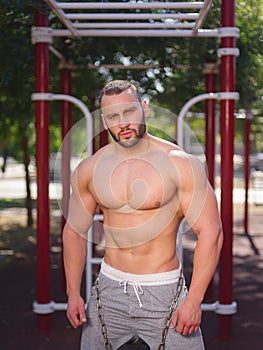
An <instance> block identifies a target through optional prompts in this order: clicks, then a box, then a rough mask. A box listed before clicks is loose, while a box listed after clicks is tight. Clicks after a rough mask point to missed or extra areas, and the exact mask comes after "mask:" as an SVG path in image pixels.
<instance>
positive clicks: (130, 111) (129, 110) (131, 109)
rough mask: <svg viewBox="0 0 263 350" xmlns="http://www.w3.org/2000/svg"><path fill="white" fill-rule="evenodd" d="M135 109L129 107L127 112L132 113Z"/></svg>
mask: <svg viewBox="0 0 263 350" xmlns="http://www.w3.org/2000/svg"><path fill="white" fill-rule="evenodd" d="M134 111H135V108H130V109H127V111H126V114H131V113H133V112H134Z"/></svg>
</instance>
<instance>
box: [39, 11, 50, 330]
mask: <svg viewBox="0 0 263 350" xmlns="http://www.w3.org/2000/svg"><path fill="white" fill-rule="evenodd" d="M35 24H36V26H37V27H38V26H41V27H48V19H47V17H46V16H45V15H43V14H42V13H40V12H38V11H37V10H36V12H35ZM48 46H49V44H48V43H43V42H38V43H36V44H35V54H36V64H35V81H36V91H37V92H39V93H47V92H48V91H49V57H48V54H49V53H48ZM35 106H36V162H37V232H36V233H37V302H38V303H39V304H46V303H49V302H50V295H51V284H50V215H49V115H50V111H49V103H48V101H36V104H35ZM38 329H39V331H40V332H45V333H46V332H49V329H50V317H49V315H45V316H42V315H40V316H38Z"/></svg>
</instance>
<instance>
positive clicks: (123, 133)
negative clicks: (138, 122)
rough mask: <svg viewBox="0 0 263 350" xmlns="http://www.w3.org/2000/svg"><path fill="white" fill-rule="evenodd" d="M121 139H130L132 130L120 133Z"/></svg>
mask: <svg viewBox="0 0 263 350" xmlns="http://www.w3.org/2000/svg"><path fill="white" fill-rule="evenodd" d="M120 136H121V137H124V138H125V137H131V136H132V130H127V131H123V132H121V133H120Z"/></svg>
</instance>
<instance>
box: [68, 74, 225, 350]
mask: <svg viewBox="0 0 263 350" xmlns="http://www.w3.org/2000/svg"><path fill="white" fill-rule="evenodd" d="M100 107H101V115H102V118H103V123H104V125H105V127H106V128H107V129H108V131H109V133H110V134H111V136H112V138H113V140H114V141H115V142H112V143H110V144H108V145H107V146H105V147H103V148H102V149H100V150H99V151H98V152H96V153H95V154H94V155H93V156H92V157H90V158H88V159H86V160H84V161H82V162H81V163H80V165H79V166H78V167H77V169H76V170H75V172H74V174H73V177H72V195H71V198H70V203H69V214H68V219H67V223H66V225H65V228H64V232H63V244H64V261H65V270H66V279H67V294H68V311H67V315H68V318H69V320H70V322H71V324H72V325H73V327H75V328H77V327H79V326H81V325H83V324H84V327H83V332H82V341H81V349H82V350H84V349H87V350H102V349H104V348H107V349H108V348H111V349H114V350H115V349H118V348H119V347H121V346H122V345H123V344H125V343H126V342H128V341H129V340H131V339H142V340H144V342H145V343H147V344H148V346H149V347H150V349H153V350H155V349H164V347H165V349H179V350H180V349H181V350H191V349H192V350H193V349H195V350H200V349H204V345H203V340H202V335H201V331H200V328H199V327H200V323H201V302H202V300H203V297H204V294H205V291H206V289H207V286H208V284H209V282H210V280H211V277H212V276H213V274H214V271H215V269H216V266H217V262H218V258H219V254H220V250H221V246H222V239H223V238H222V228H221V222H220V218H219V214H218V208H217V203H216V198H215V195H214V192H213V190H212V188H211V187H210V185H209V183H208V180H207V178H206V174H205V171H204V169H203V166H202V165H201V163H200V162H199V161H198V160H197V159H196V158H195V157H193V156H191V155H189V154H186V153H185V152H184V151H183V150H182V149H180V148H179V147H178V146H176V145H174V144H172V143H169V142H167V141H164V140H161V139H159V138H156V137H153V136H152V135H150V134H149V133H148V132H147V131H146V124H145V118H146V117H147V116H148V114H149V109H148V105H147V103H146V101H142V100H141V97H140V95H139V93H138V90H137V88H136V87H135V86H134V85H133V84H131V83H130V82H127V81H118V80H116V81H112V82H110V83H109V84H107V85H106V86H105V87H104V88H103V89H102V91H101V94H100ZM97 207H99V208H100V210H101V211H102V212H103V216H104V222H103V226H104V232H105V240H106V243H105V255H104V259H103V262H102V265H101V270H100V273H99V276H98V279H97V281H96V283H95V286H94V287H93V290H92V295H91V299H90V300H89V302H88V307H87V311H86V312H85V303H84V300H83V298H82V297H81V295H80V285H81V279H82V274H83V269H84V265H85V261H86V238H87V230H88V228H89V227H90V225H91V224H92V222H93V216H94V214H95V212H96V209H97ZM183 218H185V219H186V220H187V222H188V223H189V225H190V226H191V228H192V230H193V231H194V232H195V233H196V235H197V238H198V239H197V244H196V248H195V253H194V262H193V273H192V280H191V284H190V286H189V290H188V291H187V289H186V286H185V282H184V278H183V275H182V269H181V265H180V261H179V258H178V255H177V253H176V238H177V231H178V227H179V224H180V222H181V221H182V219H183ZM109 344H110V345H109ZM109 346H111V347H109Z"/></svg>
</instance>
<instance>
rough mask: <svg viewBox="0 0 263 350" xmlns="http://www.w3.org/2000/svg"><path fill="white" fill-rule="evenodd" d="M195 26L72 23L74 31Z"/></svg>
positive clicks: (140, 23)
mask: <svg viewBox="0 0 263 350" xmlns="http://www.w3.org/2000/svg"><path fill="white" fill-rule="evenodd" d="M194 25H195V22H188V23H182V22H174V21H173V22H172V21H170V22H168V21H167V22H156V23H150V22H133V23H131V22H130V23H112V22H100V23H79V22H75V23H73V27H74V28H76V29H96V28H104V29H105V28H108V29H113V28H120V29H133V28H178V29H179V28H180V29H187V28H193V27H194Z"/></svg>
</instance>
